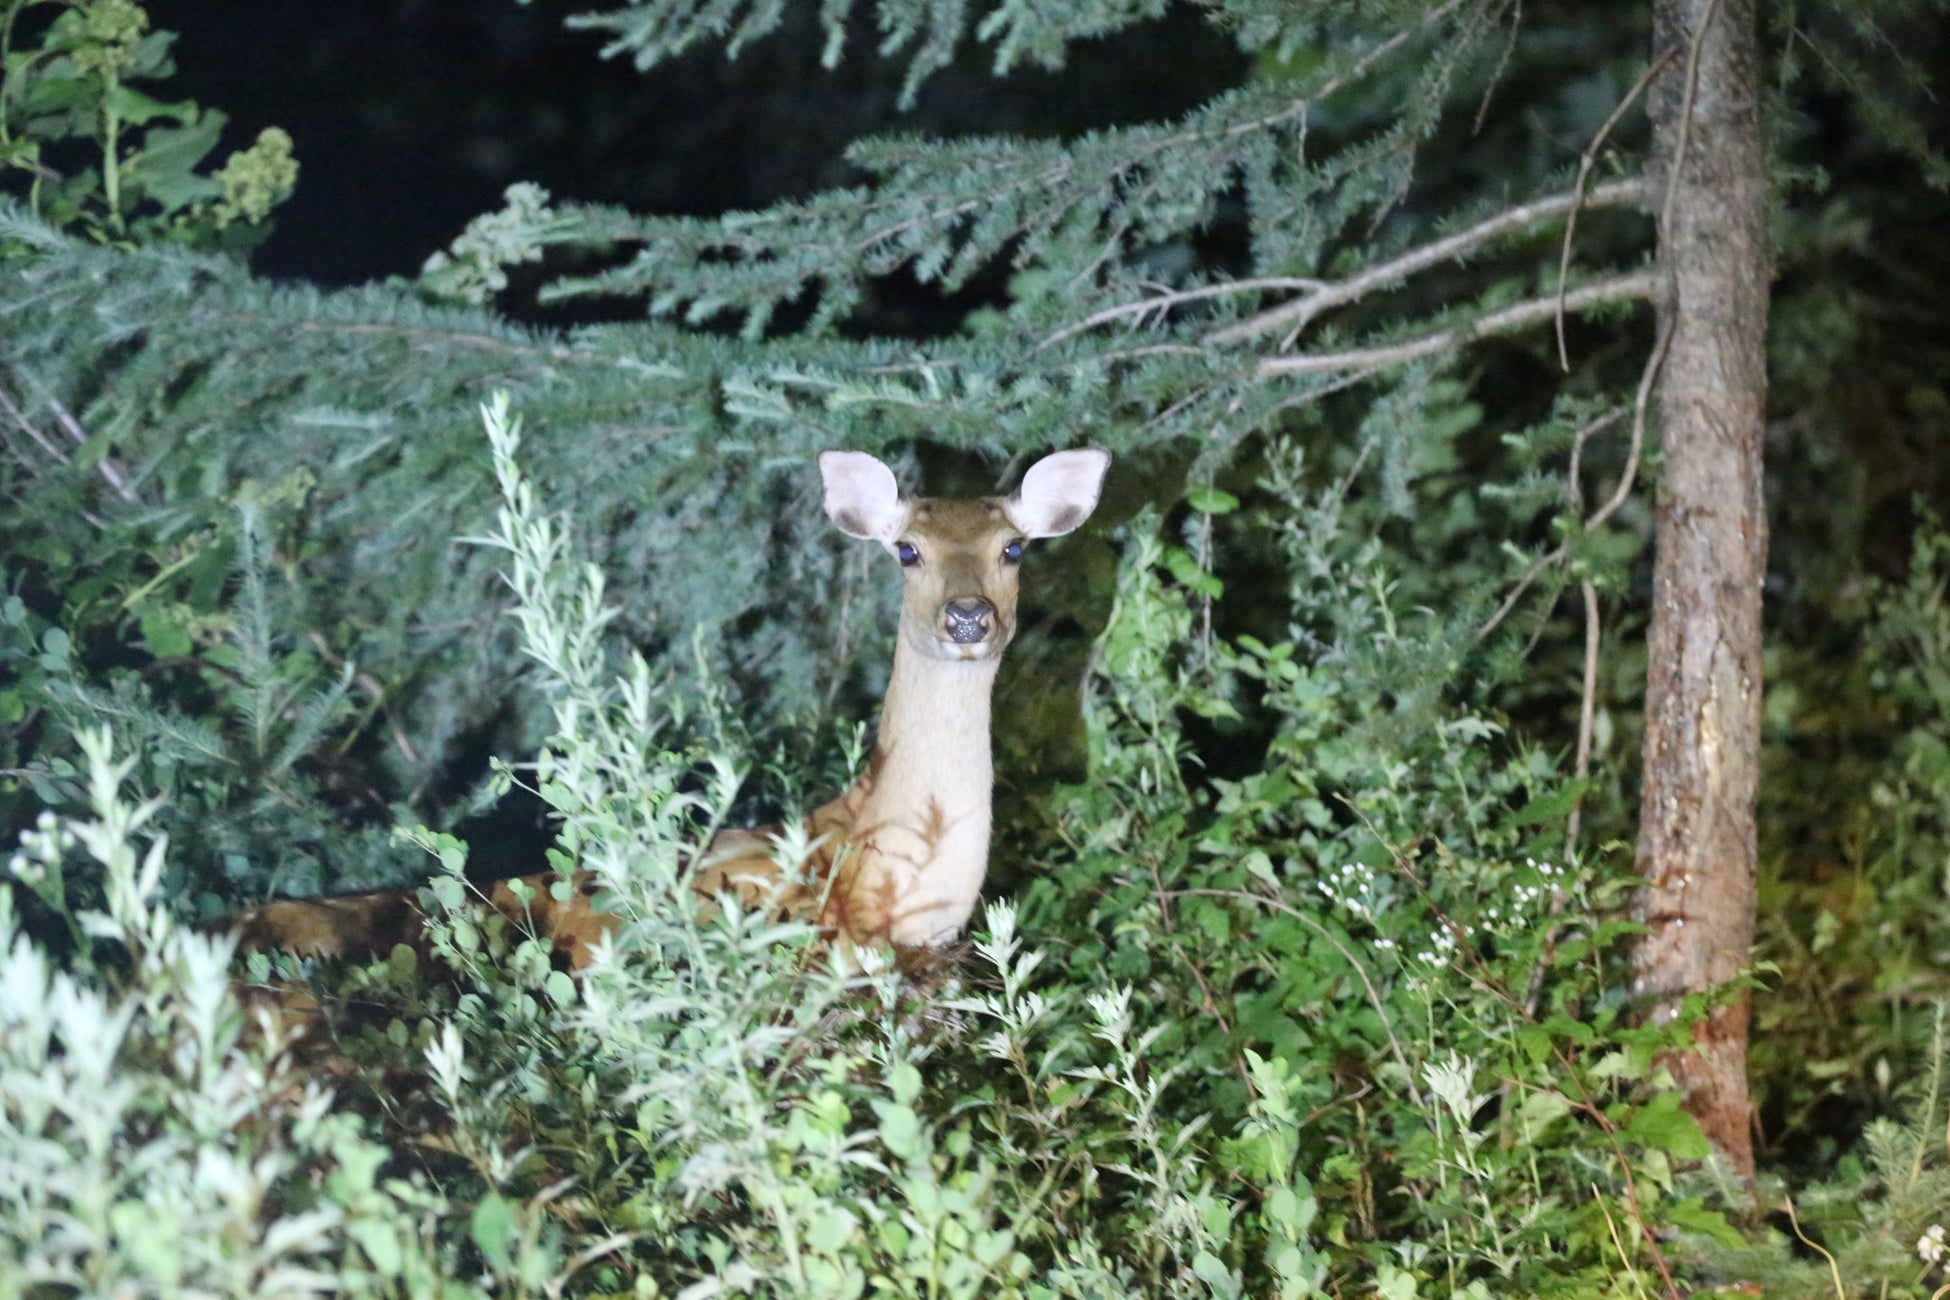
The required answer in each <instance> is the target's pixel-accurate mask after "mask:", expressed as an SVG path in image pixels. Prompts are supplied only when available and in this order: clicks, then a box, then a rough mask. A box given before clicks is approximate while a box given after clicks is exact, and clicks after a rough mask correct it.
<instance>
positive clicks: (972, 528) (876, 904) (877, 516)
mask: <svg viewBox="0 0 1950 1300" xmlns="http://www.w3.org/2000/svg"><path fill="white" fill-rule="evenodd" d="M1109 459H1110V458H1109V457H1108V456H1107V455H1105V454H1104V453H1103V452H1100V451H1071V452H1057V453H1055V454H1054V455H1051V456H1047V457H1045V458H1044V459H1042V460H1041V461H1038V462H1037V463H1036V464H1035V465H1033V466H1031V467H1030V469H1029V472H1028V473H1027V474H1025V475H1024V477H1023V483H1022V486H1021V488H1020V489H1019V490H1018V491H1017V492H1016V493H1015V494H1014V495H1013V496H1010V497H1008V498H1001V497H982V498H977V499H973V500H957V499H933V498H918V499H912V500H910V499H906V498H903V497H901V495H900V492H899V489H898V487H897V486H896V484H895V481H894V475H893V471H891V470H889V469H888V468H887V467H886V466H885V465H883V464H881V463H880V462H879V461H878V460H875V459H874V458H873V457H871V456H867V455H865V454H863V453H860V452H826V453H823V454H822V455H821V456H820V474H821V477H822V479H823V480H824V485H825V507H826V513H827V514H828V516H829V517H831V519H832V520H833V522H834V524H835V525H836V526H837V527H839V529H840V530H841V531H842V532H845V533H847V534H849V535H850V536H854V537H859V538H863V539H868V540H872V541H876V542H879V543H880V544H881V545H882V546H883V547H884V548H885V549H886V550H887V551H888V553H889V554H891V555H892V556H894V558H895V559H896V560H897V561H899V563H900V565H901V570H902V575H903V579H904V584H905V585H904V596H903V600H902V604H901V623H900V634H899V637H898V639H897V641H896V644H895V650H894V667H893V674H892V677H891V679H890V681H889V682H888V686H887V693H886V696H885V698H884V700H883V702H882V706H881V716H880V726H879V729H878V732H877V734H876V738H875V742H874V749H873V755H872V758H871V760H870V762H869V763H868V766H867V770H866V772H864V773H863V774H862V775H861V776H860V778H859V779H858V780H857V781H855V782H854V784H853V785H852V786H851V787H850V788H849V789H847V791H846V792H845V793H843V794H842V795H841V796H840V797H839V798H837V799H835V800H833V801H832V802H831V803H829V804H826V805H824V806H823V807H821V808H819V809H817V810H816V811H814V812H813V813H812V814H811V815H809V816H808V817H807V818H806V829H807V831H808V832H809V833H810V837H811V839H812V842H813V845H814V848H813V852H812V855H811V860H809V861H808V862H807V863H806V864H805V865H804V868H803V870H802V873H801V874H800V876H799V878H798V879H796V880H793V881H790V882H786V881H782V880H781V872H780V868H779V866H778V864H777V862H776V859H775V852H774V851H775V848H776V844H777V837H778V832H777V831H776V830H754V831H745V830H732V831H724V832H722V833H720V834H719V835H718V836H717V838H715V839H714V840H713V841H712V843H711V845H710V846H709V847H708V848H707V849H706V851H705V852H704V853H703V854H702V855H701V856H700V858H699V861H698V863H697V865H696V867H695V868H694V870H693V873H692V878H691V883H692V887H693V888H694V889H695V890H696V891H697V892H698V893H699V894H701V895H704V896H705V897H707V898H714V897H716V896H718V895H719V894H722V893H726V892H729V893H732V894H734V895H736V896H737V897H738V898H739V899H740V901H741V902H743V903H745V904H748V905H758V906H766V907H770V908H772V909H774V910H776V911H777V912H779V913H781V914H783V915H787V916H791V917H795V918H797V919H804V920H809V921H814V922H816V923H817V924H818V925H819V927H820V928H821V930H823V931H824V932H826V933H827V934H828V935H829V936H830V937H831V938H832V939H833V940H834V941H835V943H836V945H837V946H839V947H842V948H844V947H847V946H856V947H887V946H890V945H891V946H895V947H901V948H935V947H940V946H942V945H945V944H947V943H949V942H950V941H952V940H953V939H954V937H955V936H956V935H957V934H958V933H959V932H960V931H961V929H962V928H963V927H964V926H965V925H966V924H967V923H968V919H969V917H970V915H971V914H972V913H973V912H974V908H975V902H976V899H977V897H978V896H979V894H980V892H981V888H982V879H983V877H984V876H985V875H986V874H987V870H988V852H989V829H990V824H991V796H992V793H993V788H994V762H993V758H992V756H991V753H990V740H989V737H990V697H991V693H992V690H993V688H994V685H995V675H996V670H997V668H998V667H999V666H1000V664H1001V659H1002V652H1003V650H1004V649H1005V648H1006V647H1007V646H1008V644H1009V642H1010V640H1011V639H1012V638H1013V637H1014V636H1015V631H1016V595H1017V577H1018V568H1017V566H1018V564H1019V563H1020V561H1021V557H1022V543H1023V542H1024V541H1025V540H1026V539H1029V538H1036V537H1053V536H1058V535H1060V534H1062V533H1067V532H1070V531H1071V530H1073V529H1074V528H1076V527H1077V526H1078V525H1080V524H1081V523H1082V522H1083V521H1084V520H1085V519H1086V518H1088V517H1089V515H1090V512H1091V510H1092V509H1094V508H1095V506H1096V503H1097V496H1098V492H1099V490H1100V488H1101V486H1102V482H1103V475H1104V471H1105V469H1106V468H1107V467H1108V465H1109ZM553 880H554V877H553V876H552V875H548V874H544V875H540V876H534V877H529V878H528V879H527V880H526V882H525V883H526V884H527V885H529V886H530V889H529V890H528V891H524V892H529V893H531V894H532V897H530V898H529V899H528V901H527V902H526V903H524V902H523V901H522V900H521V899H520V898H519V897H518V896H517V893H516V891H515V890H514V889H512V888H510V886H509V885H508V884H507V883H506V882H503V883H502V884H499V885H496V886H494V888H493V889H492V890H491V892H490V893H489V896H488V902H489V903H490V905H491V906H493V907H494V908H495V909H496V910H498V911H500V912H502V913H503V914H504V915H507V916H508V917H509V918H510V919H511V920H513V921H515V922H516V923H518V924H522V925H526V926H531V927H533V928H534V929H536V930H537V931H538V932H541V933H544V934H547V935H549V936H551V937H552V938H553V939H554V942H555V946H556V949H557V950H558V952H560V953H562V954H563V955H564V956H565V957H566V958H567V959H568V961H569V963H570V964H571V965H572V966H575V967H577V968H580V967H581V966H583V965H584V964H586V962H587V961H588V959H589V955H590V952H591V950H592V949H593V947H594V945H595V943H596V942H597V941H598V940H599V939H600V938H601V937H602V936H603V935H604V934H606V933H608V932H609V931H610V930H611V929H613V928H614V918H613V917H611V916H609V915H608V914H607V913H604V912H600V911H598V910H597V909H596V908H595V907H594V906H593V904H592V900H591V898H590V894H591V892H592V888H593V885H592V882H590V881H589V880H587V879H585V880H584V881H582V882H581V884H582V888H581V889H579V890H578V891H577V892H576V893H574V894H573V895H572V896H571V897H570V898H568V899H566V900H556V899H554V898H552V897H551V896H550V890H549V886H550V885H551V884H552V883H553ZM238 929H239V931H240V935H241V937H242V939H243V941H244V942H245V943H246V944H247V945H251V946H258V947H275V948H284V949H287V950H291V951H296V952H306V953H314V954H318V955H323V956H339V955H345V954H348V953H352V952H383V951H385V950H387V949H388V948H389V947H390V946H391V945H392V944H393V943H397V942H406V943H413V942H415V941H416V940H417V938H418V932H419V917H418V913H417V911H416V910H415V909H414V907H413V904H412V895H411V893H410V892H408V891H393V892H390V893H383V894H366V895H355V896H352V897H348V898H339V899H320V900H307V901H302V902H298V901H281V902H273V903H268V904H266V905H264V906H263V907H259V908H255V909H252V910H251V911H250V912H247V913H245V914H244V915H243V916H242V917H240V918H239V919H238Z"/></svg>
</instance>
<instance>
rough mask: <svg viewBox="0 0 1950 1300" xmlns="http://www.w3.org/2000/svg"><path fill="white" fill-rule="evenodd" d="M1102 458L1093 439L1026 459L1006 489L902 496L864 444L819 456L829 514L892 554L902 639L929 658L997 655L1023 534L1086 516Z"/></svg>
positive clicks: (1048, 531) (1051, 532) (1104, 463)
mask: <svg viewBox="0 0 1950 1300" xmlns="http://www.w3.org/2000/svg"><path fill="white" fill-rule="evenodd" d="M1109 466H1110V456H1109V454H1108V453H1107V452H1102V451H1098V450H1096V449H1094V448H1092V449H1086V450H1083V451H1059V452H1056V453H1055V454H1053V455H1049V456H1045V457H1043V459H1041V460H1039V461H1037V462H1036V463H1035V464H1034V465H1031V466H1030V467H1029V472H1028V473H1027V474H1024V475H1023V476H1022V485H1021V486H1020V487H1018V488H1017V489H1016V491H1015V493H1014V494H1013V495H1011V496H1007V497H975V498H971V499H948V498H937V497H915V498H911V499H910V498H905V497H902V496H901V493H900V486H899V485H898V484H897V483H895V482H894V472H893V471H892V470H890V469H888V468H887V466H885V465H883V464H882V463H881V462H880V461H878V460H875V459H874V458H873V457H872V456H869V455H867V454H866V453H865V452H859V451H828V452H821V453H820V457H819V473H820V477H821V478H822V479H823V480H824V481H825V485H826V513H827V515H828V516H829V517H830V518H831V519H832V521H833V523H834V525H835V526H837V527H838V528H839V530H840V531H841V532H843V533H845V534H847V535H848V536H849V537H860V538H865V539H867V540H869V541H875V542H879V543H880V544H881V545H882V546H883V547H885V548H886V550H887V553H888V554H890V555H892V556H893V557H894V558H895V559H896V560H898V561H899V562H900V565H901V569H902V576H903V577H904V579H905V582H906V585H905V589H904V594H903V597H902V601H901V623H900V636H901V640H902V642H903V643H905V644H906V645H908V646H910V647H911V648H912V649H913V650H915V651H918V652H919V653H921V654H923V655H925V656H927V657H929V658H931V659H937V660H981V659H995V658H997V657H999V656H1000V655H1001V654H1002V651H1003V648H1004V647H1006V646H1007V645H1008V644H1009V641H1010V639H1011V638H1013V637H1014V636H1015V634H1016V592H1017V577H1018V574H1019V572H1020V570H1019V568H1018V566H1019V565H1020V564H1021V563H1022V548H1023V543H1024V542H1026V541H1030V540H1032V539H1034V538H1038V537H1060V536H1062V535H1063V534H1064V533H1067V532H1070V531H1072V530H1073V529H1075V528H1076V527H1077V526H1078V525H1080V524H1082V523H1083V521H1084V520H1086V519H1088V518H1089V517H1090V512H1091V511H1092V510H1094V509H1096V506H1097V495H1098V493H1099V492H1100V491H1101V489H1102V487H1103V482H1104V471H1105V470H1106V469H1108V468H1109Z"/></svg>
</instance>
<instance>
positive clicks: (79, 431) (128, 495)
mask: <svg viewBox="0 0 1950 1300" xmlns="http://www.w3.org/2000/svg"><path fill="white" fill-rule="evenodd" d="M12 369H13V371H14V373H15V374H17V375H19V376H20V377H21V379H23V380H25V381H26V382H27V383H29V384H31V385H33V387H34V391H35V392H37V393H39V394H40V398H41V400H42V401H43V402H45V403H47V409H48V410H50V411H52V412H53V413H54V419H55V422H56V423H57V424H59V425H60V426H61V428H62V430H63V431H64V432H65V433H66V434H67V435H68V439H69V441H71V442H73V443H74V445H75V446H77V447H81V446H86V445H87V442H88V431H87V430H86V429H84V428H82V427H81V421H79V420H77V419H75V418H74V416H73V414H72V413H70V412H69V410H68V408H67V407H65V406H63V405H62V404H61V399H60V398H58V397H56V396H55V395H54V394H53V393H51V392H49V391H48V388H47V385H45V384H43V383H42V382H41V381H40V380H38V379H36V378H35V377H34V376H33V375H31V374H29V373H28V372H27V371H26V370H23V369H19V368H17V367H14V368H12ZM7 405H8V407H9V408H10V409H12V408H13V403H11V402H9V403H8V404H7ZM14 418H15V419H16V420H18V421H19V422H20V425H21V427H22V428H24V429H26V430H27V431H28V433H29V434H30V435H32V436H33V438H34V441H36V442H39V443H40V444H41V446H43V447H47V443H46V442H44V441H43V440H42V439H41V436H40V434H39V433H38V432H36V431H35V430H34V428H33V426H31V425H29V424H28V423H27V420H26V417H25V416H24V415H21V414H20V413H19V412H18V411H17V410H16V411H15V417H14ZM47 449H48V450H49V451H50V452H53V454H54V456H55V458H56V459H58V460H59V461H60V462H61V463H62V464H63V465H65V464H67V463H68V458H67V457H66V456H63V455H61V454H60V453H59V452H56V451H54V449H53V448H51V447H47ZM95 472H96V473H98V474H100V475H101V476H102V478H103V480H105V481H106V482H107V483H108V485H109V486H110V487H111V488H113V489H115V495H116V496H118V497H121V498H122V500H124V501H127V502H130V503H132V504H133V503H134V502H135V501H137V500H138V499H139V498H138V497H137V496H136V494H135V492H134V491H133V490H132V489H131V488H130V487H129V484H128V480H127V479H125V478H124V477H123V476H122V467H121V466H120V465H119V464H117V463H116V461H115V458H114V457H112V456H106V455H104V456H103V457H102V458H101V459H100V460H98V461H96V462H95Z"/></svg>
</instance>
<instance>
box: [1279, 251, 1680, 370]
mask: <svg viewBox="0 0 1950 1300" xmlns="http://www.w3.org/2000/svg"><path fill="white" fill-rule="evenodd" d="M1663 284H1664V280H1663V278H1662V277H1661V276H1660V275H1659V273H1658V272H1657V271H1652V270H1646V271H1633V272H1631V273H1630V274H1627V275H1619V276H1613V277H1612V278H1611V279H1609V280H1599V281H1597V282H1596V283H1593V284H1587V285H1585V286H1584V287H1583V288H1580V289H1576V290H1574V291H1572V292H1571V293H1570V294H1567V295H1566V296H1565V298H1564V307H1565V308H1566V309H1567V310H1570V311H1583V310H1584V309H1585V308H1587V307H1596V306H1599V305H1601V304H1604V303H1611V302H1627V301H1631V300H1633V299H1638V300H1642V301H1651V300H1654V299H1656V298H1657V297H1658V296H1659V293H1660V291H1661V289H1662V287H1663ZM1557 309H1558V304H1557V300H1556V299H1555V298H1529V299H1526V300H1525V301H1523V302H1520V303H1515V304H1513V305H1511V306H1509V307H1504V308H1501V309H1499V310H1497V311H1493V312H1489V313H1487V314H1486V315H1483V316H1479V317H1477V318H1476V319H1475V320H1473V321H1469V322H1467V323H1465V324H1462V325H1454V326H1451V327H1449V328H1448V329H1441V330H1435V331H1433V332H1432V333H1428V334H1423V335H1420V336H1418V337H1416V338H1412V339H1404V340H1403V341H1402V342H1400V343H1389V344H1383V345H1381V346H1379V347H1370V348H1350V349H1348V350H1346V351H1344V352H1313V353H1304V354H1302V355H1300V356H1297V357H1267V358H1265V359H1264V360H1262V361H1261V362H1260V363H1259V365H1258V366H1257V367H1256V369H1255V373H1256V374H1257V375H1258V377H1260V378H1262V379H1264V378H1268V377H1270V376H1273V375H1319V374H1332V373H1333V372H1335V371H1339V370H1353V369H1357V368H1359V367H1363V366H1398V365H1402V364H1404V363H1405V362H1409V361H1419V360H1420V359H1422V358H1423V357H1432V356H1436V355H1438V354H1440V353H1443V352H1449V351H1453V350H1454V349H1456V348H1459V347H1461V346H1462V345H1463V344H1465V343H1469V342H1472V341H1474V340H1476V339H1481V338H1489V337H1491V336H1493V335H1498V334H1512V333H1515V332H1516V331H1518V330H1520V329H1523V328H1524V327H1526V326H1529V325H1534V324H1536V323H1538V322H1539V321H1546V320H1549V319H1550V318H1551V317H1552V316H1553V315H1554V314H1555V313H1556V311H1557Z"/></svg>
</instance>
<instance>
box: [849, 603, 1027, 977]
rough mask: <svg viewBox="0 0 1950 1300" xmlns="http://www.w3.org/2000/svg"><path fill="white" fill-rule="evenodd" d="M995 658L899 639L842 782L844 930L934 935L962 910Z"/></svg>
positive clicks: (973, 867) (981, 812)
mask: <svg viewBox="0 0 1950 1300" xmlns="http://www.w3.org/2000/svg"><path fill="white" fill-rule="evenodd" d="M999 662H1000V661H999V660H998V659H993V658H991V659H983V660H973V661H968V660H944V659H936V658H934V657H932V656H930V655H928V654H927V653H926V652H924V651H921V650H917V649H914V648H913V647H910V646H909V645H908V643H907V639H906V637H902V638H900V640H899V643H898V645H897V647H896V649H895V651H894V672H893V677H892V679H891V680H890V681H889V683H888V686H887V695H886V700H885V703H884V704H883V706H882V709H881V714H880V730H879V733H878V736H877V738H876V741H875V744H874V761H873V766H872V767H871V768H870V769H869V770H868V772H867V774H866V775H865V776H864V777H862V778H861V781H860V783H859V784H858V785H857V786H856V787H855V790H854V793H855V794H856V796H857V797H858V799H859V804H858V808H859V811H858V812H857V814H856V815H855V817H854V819H853V825H852V829H851V833H850V835H849V839H850V841H851V846H852V853H853V855H854V861H853V865H852V867H851V869H849V870H848V871H847V872H846V873H845V875H846V877H847V878H848V879H847V880H846V881H844V882H843V883H844V886H845V892H846V895H847V897H846V898H845V899H843V900H842V904H843V907H844V908H845V911H846V912H847V913H848V915H847V917H846V918H845V920H844V921H843V928H845V929H847V930H849V931H851V932H852V933H853V936H854V937H856V938H860V939H870V940H875V941H885V940H891V941H892V942H894V943H897V944H902V945H915V946H921V945H925V946H938V945H940V944H942V943H946V942H948V941H949V940H951V939H952V938H953V937H954V936H955V934H956V933H957V932H959V931H960V930H961V929H962V927H963V926H964V925H966V924H967V922H968V918H969V915H970V914H971V913H972V912H973V911H974V908H975V900H976V897H977V896H978V895H979V894H980V893H981V888H982V877H983V875H984V874H985V873H986V872H987V870H988V856H989V825H990V808H991V798H992V795H993V792H994V785H995V768H994V763H993V760H992V758H991V756H990V750H989V743H990V740H989V707H990V705H989V701H990V694H991V691H992V689H993V688H994V685H995V674H996V669H997V667H998V666H999Z"/></svg>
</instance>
